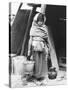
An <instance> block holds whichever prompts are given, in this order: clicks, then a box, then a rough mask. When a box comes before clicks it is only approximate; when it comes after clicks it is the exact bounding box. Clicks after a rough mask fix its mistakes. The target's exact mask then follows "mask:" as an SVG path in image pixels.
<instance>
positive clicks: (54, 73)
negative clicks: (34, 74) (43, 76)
mask: <svg viewBox="0 0 68 90" xmlns="http://www.w3.org/2000/svg"><path fill="white" fill-rule="evenodd" d="M56 77H57V71H56V68H55V67H51V68H50V69H49V72H48V78H49V79H56Z"/></svg>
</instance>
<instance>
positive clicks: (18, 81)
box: [11, 71, 67, 88]
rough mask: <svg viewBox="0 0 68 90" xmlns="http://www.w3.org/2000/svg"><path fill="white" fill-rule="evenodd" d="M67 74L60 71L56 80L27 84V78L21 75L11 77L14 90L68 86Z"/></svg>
mask: <svg viewBox="0 0 68 90" xmlns="http://www.w3.org/2000/svg"><path fill="white" fill-rule="evenodd" d="M66 82H67V79H66V72H65V71H59V72H58V76H57V78H56V79H53V80H50V79H46V78H45V80H43V81H41V82H38V81H34V82H27V81H26V80H25V78H21V75H11V87H12V88H22V87H34V86H49V85H52V86H53V85H66Z"/></svg>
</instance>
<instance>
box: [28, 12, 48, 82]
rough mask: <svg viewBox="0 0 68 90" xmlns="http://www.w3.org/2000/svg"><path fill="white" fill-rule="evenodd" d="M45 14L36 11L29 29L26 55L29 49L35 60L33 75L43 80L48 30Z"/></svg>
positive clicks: (45, 68)
mask: <svg viewBox="0 0 68 90" xmlns="http://www.w3.org/2000/svg"><path fill="white" fill-rule="evenodd" d="M45 21H46V18H45V15H44V14H42V13H37V14H36V15H35V17H34V19H33V23H32V26H31V29H30V39H29V46H28V56H30V53H31V50H32V55H33V60H34V61H35V66H34V73H33V76H34V77H35V78H36V79H37V80H43V79H44V77H46V76H47V58H48V53H49V43H48V30H47V26H46V25H45ZM31 47H32V48H31Z"/></svg>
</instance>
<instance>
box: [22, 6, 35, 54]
mask: <svg viewBox="0 0 68 90" xmlns="http://www.w3.org/2000/svg"><path fill="white" fill-rule="evenodd" d="M35 11H36V6H34V7H33V9H32V11H31V12H30V15H29V19H28V23H27V28H26V32H25V35H24V40H23V44H22V50H21V55H23V54H24V49H25V42H26V39H27V35H28V32H29V30H30V27H31V23H32V21H33V16H34V12H35Z"/></svg>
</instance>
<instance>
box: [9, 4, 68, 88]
mask: <svg viewBox="0 0 68 90" xmlns="http://www.w3.org/2000/svg"><path fill="white" fill-rule="evenodd" d="M8 19H9V23H8V24H9V87H11V88H23V87H38V86H55V85H66V83H67V75H66V72H67V62H66V6H65V5H54V4H53V5H52V4H46V3H44V4H41V3H40V4H37V3H25V2H9V17H8Z"/></svg>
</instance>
